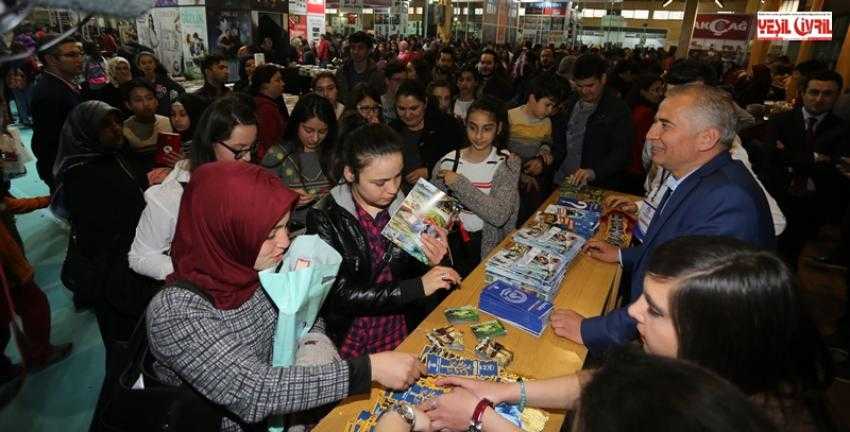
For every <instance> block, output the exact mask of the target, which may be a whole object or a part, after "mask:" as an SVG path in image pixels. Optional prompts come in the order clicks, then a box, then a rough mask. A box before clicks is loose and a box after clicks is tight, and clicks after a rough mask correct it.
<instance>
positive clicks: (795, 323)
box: [437, 236, 834, 431]
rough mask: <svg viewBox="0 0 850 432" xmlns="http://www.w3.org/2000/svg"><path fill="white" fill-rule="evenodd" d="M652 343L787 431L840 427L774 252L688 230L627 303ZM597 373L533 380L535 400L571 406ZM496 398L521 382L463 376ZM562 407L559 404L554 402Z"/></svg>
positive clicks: (796, 300)
mask: <svg viewBox="0 0 850 432" xmlns="http://www.w3.org/2000/svg"><path fill="white" fill-rule="evenodd" d="M629 315H630V316H631V318H632V319H634V320H635V321H636V322H637V329H638V332H639V333H640V336H641V341H642V343H643V347H644V350H645V351H647V352H648V353H650V354H654V355H660V356H663V357H672V358H678V359H681V360H686V361H689V362H691V363H694V364H697V365H699V366H702V367H704V368H706V369H708V370H710V371H712V372H714V373H716V374H718V375H720V376H721V377H723V378H724V379H726V380H728V381H729V382H731V383H732V384H734V385H735V386H737V387H738V388H739V389H740V390H741V391H742V392H743V393H744V394H746V395H747V396H748V398H749V399H750V401H752V402H753V403H754V404H755V405H756V406H757V407H758V408H759V409H760V410H762V411H763V412H764V413H765V414H766V415H767V417H768V418H769V419H770V420H772V422H773V423H774V425H775V426H776V427H777V428H778V430H781V431H831V430H834V428H833V424H832V421H831V418H830V415H829V412H828V410H827V409H826V407H825V404H824V401H823V392H824V390H825V389H826V388H827V387H828V386H829V385H830V383H831V381H832V379H831V376H830V358H829V352H828V351H827V350H826V348H825V346H824V345H823V342H822V340H821V338H820V335H819V334H818V332H817V330H816V329H815V327H814V325H813V323H812V321H811V320H810V318H809V317H808V315H807V314H806V312H805V310H804V309H803V304H802V302H801V300H800V296H799V293H798V291H797V287H796V284H795V281H794V275H793V274H792V273H791V271H790V270H789V269H788V267H787V266H786V265H785V263H784V262H783V261H782V259H780V258H779V257H778V256H776V255H775V254H774V253H772V252H766V251H762V250H758V249H756V248H754V247H753V246H750V245H749V244H747V243H745V242H742V241H740V240H736V239H732V238H727V237H710V236H686V237H680V238H677V239H675V240H671V241H669V242H667V243H665V244H663V245H661V246H659V247H658V248H657V249H656V250H655V251H654V253H653V255H652V257H651V258H650V262H649V266H648V268H647V273H646V278H645V283H644V292H643V294H642V295H641V297H640V298H639V299H638V300H637V301H636V302H635V303H633V304H632V305H631V306H629ZM592 374H593V372H592V371H582V372H579V373H578V374H575V375H568V376H564V377H559V378H553V379H549V380H540V381H534V382H533V383H529V384H527V386H526V390H527V397H528V403H529V404H530V405H534V406H544V407H553V408H554V407H556V406H558V405H560V407H567V408H573V407H574V405H575V401H576V399H577V398H578V395H579V393H580V391H581V388H582V387H583V386H584V385H586V383H587V382H588V381H589V380H590V379H591V376H592ZM437 384H439V385H446V384H449V385H456V386H460V387H463V388H465V389H467V390H469V391H471V392H472V393H473V394H475V395H477V396H478V397H479V398H482V397H488V398H489V399H490V400H491V401H493V402H494V403H498V402H500V401H518V400H519V398H520V391H521V388H520V387H521V386H519V385H517V384H494V383H485V382H480V381H472V380H466V379H461V378H449V379H445V380H442V381H438V383H437ZM553 404H554V405H553Z"/></svg>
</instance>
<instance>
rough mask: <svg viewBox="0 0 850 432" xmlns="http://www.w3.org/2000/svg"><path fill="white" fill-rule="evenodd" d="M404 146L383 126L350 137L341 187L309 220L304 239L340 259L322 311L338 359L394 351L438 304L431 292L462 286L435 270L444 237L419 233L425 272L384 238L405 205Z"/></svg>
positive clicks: (369, 127) (318, 205) (442, 252)
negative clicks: (315, 238)
mask: <svg viewBox="0 0 850 432" xmlns="http://www.w3.org/2000/svg"><path fill="white" fill-rule="evenodd" d="M401 146H402V144H401V138H400V137H399V136H398V134H396V133H395V132H393V130H392V129H390V128H389V127H388V126H386V125H381V124H375V125H366V126H363V127H361V128H360V129H357V130H356V131H354V132H352V133H351V134H350V135H348V136H347V137H346V139H345V148H344V150H342V151H341V152H340V155H341V159H342V160H341V165H342V167H343V168H342V177H343V178H344V180H345V182H344V183H342V184H340V185H337V186H336V187H334V188H333V189H332V190H331V192H330V193H329V194H328V195H327V196H325V197H324V198H323V199H322V200H320V201H319V202H318V203H316V204H315V205H314V206H313V207H312V208H311V209H310V210H309V212H308V214H307V233H308V234H318V235H319V236H320V237H321V238H322V240H324V241H325V242H327V243H328V244H329V245H331V247H333V248H334V249H336V251H337V252H339V254H340V255H342V258H343V261H342V265H341V266H340V269H339V273H338V275H337V278H336V280H335V281H334V285H333V287H332V288H331V291H330V293H329V294H328V296H327V299H326V300H325V304H324V305H323V307H322V316H323V317H324V318H325V320H326V322H327V324H328V333H329V335H330V337H331V339H332V340H333V341H334V343H335V344H336V345H337V347H339V349H340V355H341V356H342V357H343V358H351V357H356V356H358V355H362V354H363V353H372V352H380V351H384V350H391V349H395V348H396V347H397V346H398V345H399V344H400V343H401V342H402V341H403V340H404V338H405V337H406V336H407V334H408V331H409V330H410V329H412V328H414V327H415V326H416V325H417V324H418V323H419V322H420V321H421V319H422V318H423V317H424V316H425V315H427V314H428V313H430V311H431V310H432V309H433V308H434V307H435V306H436V303H435V301H436V300H439V299H440V298H441V297H440V296H439V295H435V293H437V292H438V291H441V290H445V289H447V288H448V287H450V286H451V285H452V284H456V283H458V282H459V280H460V276H459V275H458V274H457V273H456V272H455V271H454V270H453V269H451V268H449V267H443V266H440V265H439V263H440V262H441V261H442V260H443V258H444V257H445V255H446V253H447V251H448V247H447V244H446V243H447V242H446V238H445V237H446V235H445V232H444V231H442V230H439V231H441V232H440V233H439V236H438V237H434V236H430V235H426V234H423V235H422V244H423V246H424V251H425V255H426V256H427V258H428V261H429V263H430V265H429V266H427V267H426V266H425V265H423V264H422V263H421V262H419V261H418V260H417V259H416V258H413V257H412V256H411V255H409V254H408V253H406V252H404V251H403V250H402V249H401V248H399V247H398V246H396V245H395V244H394V243H391V242H389V241H388V240H387V239H386V238H385V237H384V236H382V235H381V230H382V229H383V228H384V227H385V226H386V225H387V223H388V222H389V220H390V217H391V216H392V215H393V214H395V212H396V211H398V209H399V208H400V207H401V203H402V201H403V200H404V194H402V193H401V191H400V187H401V182H402V177H401V175H402V174H401V173H402V167H403V162H402V148H401ZM429 267H430V268H429Z"/></svg>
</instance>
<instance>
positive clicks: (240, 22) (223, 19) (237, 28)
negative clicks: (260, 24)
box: [207, 8, 251, 58]
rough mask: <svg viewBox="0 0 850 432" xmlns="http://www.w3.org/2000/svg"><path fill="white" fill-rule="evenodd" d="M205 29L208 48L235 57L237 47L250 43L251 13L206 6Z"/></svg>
mask: <svg viewBox="0 0 850 432" xmlns="http://www.w3.org/2000/svg"><path fill="white" fill-rule="evenodd" d="M207 29H208V31H209V32H208V34H209V47H210V50H219V51H221V52H222V53H223V54H224V55H226V56H227V57H229V58H236V51H238V50H239V47H241V46H242V45H247V44H250V43H251V13H250V12H248V11H226V10H216V9H212V10H211V9H209V8H207Z"/></svg>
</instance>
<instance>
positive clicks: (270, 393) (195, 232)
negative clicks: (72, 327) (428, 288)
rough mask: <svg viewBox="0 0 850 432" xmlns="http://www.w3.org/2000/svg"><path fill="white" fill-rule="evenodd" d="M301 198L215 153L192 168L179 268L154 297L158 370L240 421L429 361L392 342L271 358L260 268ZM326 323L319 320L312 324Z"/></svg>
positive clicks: (364, 388)
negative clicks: (370, 349) (359, 350)
mask: <svg viewBox="0 0 850 432" xmlns="http://www.w3.org/2000/svg"><path fill="white" fill-rule="evenodd" d="M297 200H298V195H297V194H296V193H295V192H293V191H291V190H289V189H287V188H286V187H285V186H283V185H282V184H281V183H280V180H278V178H277V177H275V176H274V174H272V173H271V172H269V171H267V170H265V169H263V168H261V167H258V166H255V165H249V164H240V163H236V162H213V163H209V164H205V165H203V166H201V167H200V168H198V169H197V170H195V171H194V173H193V174H192V179H191V180H190V181H189V184H188V185H187V186H186V190H185V192H184V193H183V198H182V201H181V203H180V213H179V218H178V221H177V228H176V232H175V235H174V241H173V242H172V249H171V254H172V257H173V261H174V273H173V274H172V275H171V276H169V278H168V279H167V281H166V287H165V288H164V289H163V290H162V291H161V292H160V293H159V294H157V295H156V297H154V299H153V300H152V301H151V304H150V306H149V307H148V311H147V314H148V315H147V317H148V318H147V330H148V340H149V342H150V349H151V352H152V353H153V355H154V357H155V358H156V360H157V362H156V363H155V366H154V368H155V370H156V372H157V374H158V375H159V378H160V379H162V380H163V381H164V382H167V383H170V384H174V385H179V384H180V383H181V382H185V383H187V384H189V385H190V386H191V387H192V388H193V389H195V390H196V391H198V392H199V393H200V394H201V395H202V396H203V397H205V398H206V399H208V400H209V401H211V402H212V403H214V404H216V405H218V406H221V407H223V408H224V409H226V410H227V411H229V412H230V413H232V414H233V415H234V416H233V417H234V418H235V419H238V421H239V422H240V423H246V424H253V423H260V422H263V421H264V420H265V419H266V418H267V417H269V416H272V415H281V414H287V413H292V412H298V411H304V410H306V409H309V408H314V407H318V406H321V405H325V404H327V403H330V402H334V401H337V400H341V399H343V398H345V397H347V396H349V395H352V394H358V393H366V392H368V391H369V387H370V382H371V381H372V380H374V381H376V382H378V383H380V384H382V385H384V386H387V387H390V388H405V387H407V386H408V385H410V384H412V383H413V382H415V381H416V379H418V377H419V375H420V373H421V372H422V371H423V370H422V365H421V364H420V363H419V362H418V361H417V360H416V358H415V357H414V356H413V355H410V354H405V353H394V352H385V353H379V354H373V355H368V356H367V355H363V356H360V357H356V358H352V359H349V360H346V361H335V362H331V360H329V363H328V364H325V365H319V366H292V367H282V368H274V367H272V366H271V358H272V342H273V340H272V339H273V335H274V332H275V326H276V322H277V311H276V309H275V307H274V305H273V303H272V302H271V300H270V299H269V298H268V296H267V295H266V293H265V292H264V290H262V289H259V288H260V279H259V275H258V272H259V271H262V270H265V269H268V268H270V267H273V266H275V265H276V264H277V263H279V262H280V261H281V260H282V258H283V253H284V251H286V249H287V247H289V233H288V231H287V223H288V222H289V217H290V212H291V211H292V209H293V207H294V206H295V203H296V202H297ZM178 283H179V285H182V286H185V285H187V284H189V285H191V286H193V287H194V288H196V289H197V291H193V290H189V289H186V288H183V287H180V286H177V285H178ZM323 332H324V323H323V321H321V320H318V321H317V322H316V324H315V325H314V326H313V329H312V330H311V333H323ZM240 427H242V425H240V424H239V423H237V422H235V421H233V420H231V419H230V418H224V420H223V422H222V430H224V431H231V430H240Z"/></svg>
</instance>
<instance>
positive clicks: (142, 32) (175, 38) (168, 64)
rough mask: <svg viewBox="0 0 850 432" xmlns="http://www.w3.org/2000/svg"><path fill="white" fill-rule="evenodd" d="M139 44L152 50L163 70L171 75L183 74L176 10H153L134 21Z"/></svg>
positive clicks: (178, 14)
mask: <svg viewBox="0 0 850 432" xmlns="http://www.w3.org/2000/svg"><path fill="white" fill-rule="evenodd" d="M136 31H137V33H138V35H139V43H141V44H142V45H147V46H149V47H151V48H152V49H153V50H154V54H156V56H157V57H158V58H159V61H160V63H162V66H163V67H165V70H167V71H168V73H170V74H172V75H180V74H182V73H183V70H182V67H181V65H182V64H183V58H182V57H183V50H182V47H181V45H180V40H181V36H182V34H181V32H180V12H179V9H178V8H153V9H151V10H149V11H148V12H146V13H145V14H143V15H142V16H141V17H139V18H137V19H136Z"/></svg>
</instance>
